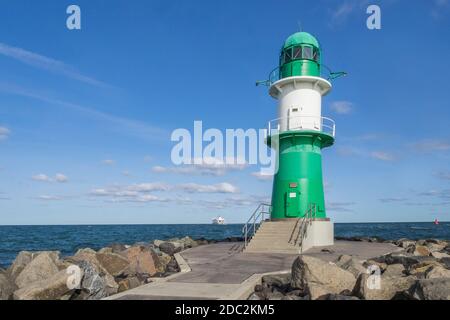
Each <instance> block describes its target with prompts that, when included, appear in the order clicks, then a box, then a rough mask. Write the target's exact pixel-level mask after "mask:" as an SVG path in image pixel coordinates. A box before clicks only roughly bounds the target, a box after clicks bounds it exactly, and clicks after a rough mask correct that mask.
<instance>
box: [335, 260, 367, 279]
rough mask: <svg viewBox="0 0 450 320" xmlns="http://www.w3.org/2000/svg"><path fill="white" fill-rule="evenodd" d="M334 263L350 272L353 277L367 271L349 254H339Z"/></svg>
mask: <svg viewBox="0 0 450 320" xmlns="http://www.w3.org/2000/svg"><path fill="white" fill-rule="evenodd" d="M335 263H336V265H337V266H338V267H340V268H342V269H344V270H347V271H349V272H351V273H352V274H353V275H354V276H355V278H357V277H358V276H359V275H360V274H361V273H365V272H366V271H367V269H366V268H365V267H364V266H363V265H362V263H361V262H359V261H358V260H356V259H355V258H353V257H352V256H349V255H341V256H340V257H339V258H338V259H337V260H336V262H335Z"/></svg>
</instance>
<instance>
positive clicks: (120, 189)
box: [89, 182, 239, 203]
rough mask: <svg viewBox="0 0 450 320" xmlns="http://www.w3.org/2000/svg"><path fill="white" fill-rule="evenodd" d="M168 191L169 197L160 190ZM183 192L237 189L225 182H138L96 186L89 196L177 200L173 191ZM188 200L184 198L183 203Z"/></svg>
mask: <svg viewBox="0 0 450 320" xmlns="http://www.w3.org/2000/svg"><path fill="white" fill-rule="evenodd" d="M166 191H170V196H169V197H164V196H162V195H161V193H162V192H166ZM176 191H178V192H185V193H187V194H194V193H198V194H202V193H211V194H213V193H216V194H231V193H238V192H239V189H238V188H237V187H236V186H234V185H232V184H230V183H227V182H223V183H218V184H197V183H185V184H176V185H170V184H167V183H164V182H150V183H140V184H132V185H125V186H119V185H115V186H110V187H106V188H97V189H93V190H91V191H90V192H89V196H91V197H97V198H104V199H107V200H108V201H112V202H157V201H159V202H169V201H170V202H178V201H181V200H180V198H179V197H177V196H174V192H176ZM188 202H190V200H186V199H184V202H183V203H188Z"/></svg>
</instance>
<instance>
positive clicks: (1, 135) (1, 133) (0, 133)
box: [0, 127, 11, 141]
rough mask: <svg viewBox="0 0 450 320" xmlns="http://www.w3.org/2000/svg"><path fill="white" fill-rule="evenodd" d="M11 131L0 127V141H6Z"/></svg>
mask: <svg viewBox="0 0 450 320" xmlns="http://www.w3.org/2000/svg"><path fill="white" fill-rule="evenodd" d="M10 134H11V131H10V130H9V129H8V128H6V127H0V141H1V140H6V139H8V137H9V135H10Z"/></svg>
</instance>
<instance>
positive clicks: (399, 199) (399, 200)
mask: <svg viewBox="0 0 450 320" xmlns="http://www.w3.org/2000/svg"><path fill="white" fill-rule="evenodd" d="M379 200H380V202H383V203H395V202H405V201H407V200H408V199H407V198H401V197H390V198H381V199H379Z"/></svg>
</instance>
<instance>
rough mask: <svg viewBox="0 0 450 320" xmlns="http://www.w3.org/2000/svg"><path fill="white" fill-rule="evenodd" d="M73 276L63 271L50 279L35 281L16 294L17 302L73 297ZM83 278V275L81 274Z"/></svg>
mask: <svg viewBox="0 0 450 320" xmlns="http://www.w3.org/2000/svg"><path fill="white" fill-rule="evenodd" d="M70 276H71V274H70V273H68V272H67V270H61V271H59V272H57V273H56V274H54V275H52V276H51V277H50V278H47V279H44V280H39V281H35V282H33V283H31V284H29V285H27V286H25V287H22V288H21V289H19V290H17V291H15V292H14V299H15V300H60V299H62V298H63V297H65V296H67V295H69V296H70V295H71V294H72V293H73V292H74V291H75V288H73V287H71V286H68V282H69V281H70V279H69V277H70ZM80 276H81V277H82V276H83V274H82V273H81V274H80Z"/></svg>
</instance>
